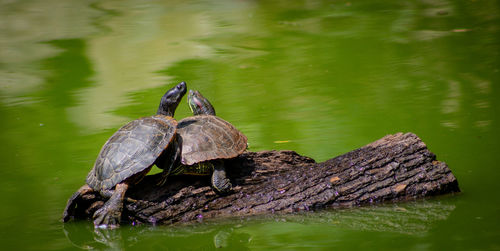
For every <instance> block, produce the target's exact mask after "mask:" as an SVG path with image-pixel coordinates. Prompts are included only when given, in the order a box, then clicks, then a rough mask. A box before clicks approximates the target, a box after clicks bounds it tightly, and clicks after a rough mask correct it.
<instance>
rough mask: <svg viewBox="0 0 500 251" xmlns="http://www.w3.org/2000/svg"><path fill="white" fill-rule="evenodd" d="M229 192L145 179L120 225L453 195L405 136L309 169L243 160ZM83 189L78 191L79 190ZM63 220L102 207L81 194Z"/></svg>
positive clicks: (271, 156) (275, 159)
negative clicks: (159, 184) (159, 182)
mask: <svg viewBox="0 0 500 251" xmlns="http://www.w3.org/2000/svg"><path fill="white" fill-rule="evenodd" d="M226 165H227V170H228V177H229V178H230V179H231V181H232V183H233V192H232V193H230V194H228V195H223V196H222V195H218V194H216V193H214V192H213V191H212V189H211V188H210V181H209V177H203V176H172V177H169V180H168V182H167V184H166V185H165V186H163V187H157V186H156V185H155V184H156V183H157V181H158V179H159V178H160V175H159V174H156V175H148V176H146V177H145V178H144V179H143V180H142V181H141V182H140V183H139V184H137V185H136V186H134V187H132V188H131V189H130V190H129V191H128V192H127V195H126V196H127V197H128V199H127V201H126V202H125V205H124V211H123V213H122V221H127V222H129V223H131V224H141V223H149V224H172V223H177V222H191V221H200V220H206V219H215V218H230V217H247V216H254V215H262V214H277V213H292V212H299V211H311V210H318V209H324V208H345V207H355V206H363V205H371V204H377V203H381V202H387V201H392V202H394V201H408V200H415V199H418V198H423V197H426V196H433V195H440V194H447V193H455V192H460V189H459V187H458V182H457V179H456V178H455V176H454V175H453V174H452V172H451V170H450V169H449V168H448V166H447V165H446V163H444V162H441V161H438V160H436V155H435V154H433V153H432V152H430V151H429V150H428V149H427V146H426V145H425V144H424V142H422V140H421V139H420V138H418V137H417V136H416V135H415V134H413V133H405V134H403V133H397V134H394V135H387V136H385V137H383V138H382V139H379V140H377V141H375V142H373V143H371V144H368V145H366V146H363V147H361V148H359V149H356V150H354V151H351V152H348V153H346V154H343V155H341V156H338V157H335V158H332V159H329V160H327V161H325V162H321V163H316V162H315V161H314V160H313V159H311V158H309V157H306V156H301V155H299V154H297V153H296V152H294V151H262V152H245V153H243V154H242V155H240V156H238V157H237V158H235V159H233V160H230V161H227V163H226ZM82 188H84V187H82ZM81 191H82V193H81V195H80V196H78V198H76V199H75V198H73V199H75V201H74V203H75V206H73V207H70V208H67V209H66V211H65V212H64V213H65V217H66V218H68V219H69V218H76V219H90V218H91V217H92V215H93V213H94V212H95V210H97V209H98V208H100V207H101V206H102V205H103V204H104V199H103V198H102V197H101V196H100V195H99V194H98V193H97V192H95V191H93V190H92V189H89V188H88V187H87V188H86V189H81Z"/></svg>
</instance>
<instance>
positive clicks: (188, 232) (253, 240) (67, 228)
mask: <svg viewBox="0 0 500 251" xmlns="http://www.w3.org/2000/svg"><path fill="white" fill-rule="evenodd" d="M454 210H455V205H454V204H453V203H450V202H443V201H438V200H432V201H416V202H408V203H399V204H391V205H383V206H374V207H365V208H356V209H343V210H332V211H320V212H315V213H309V214H299V215H274V216H265V217H263V218H258V217H254V218H243V219H240V220H229V221H228V220H225V221H224V220H222V221H221V220H218V221H216V222H215V221H208V222H205V223H196V224H189V225H186V226H158V227H149V226H137V227H123V228H120V229H115V230H109V229H93V226H92V224H91V223H88V222H86V223H85V224H83V225H84V227H83V228H82V224H80V223H78V222H76V223H75V222H72V223H69V224H64V232H65V234H66V237H67V238H68V240H69V241H71V243H73V244H74V245H75V246H77V247H79V248H82V249H100V248H99V247H102V246H105V247H107V248H110V249H122V248H123V247H143V248H147V247H155V246H158V245H160V243H165V244H163V245H167V246H165V247H164V248H169V247H174V246H175V247H183V246H186V247H190V248H195V247H199V248H228V249H232V250H236V249H237V250H245V249H252V248H256V247H262V248H263V247H266V248H269V247H276V248H283V247H287V248H290V247H293V246H297V247H299V246H302V247H307V246H309V245H311V246H315V245H316V244H315V243H316V242H317V241H318V240H320V239H322V240H323V241H322V242H323V245H325V243H324V241H326V239H324V237H326V236H329V238H328V240H329V241H330V242H331V243H330V244H327V246H331V244H334V243H336V244H335V245H338V244H339V242H340V243H342V242H345V241H346V240H347V239H350V238H347V237H346V235H348V234H349V231H362V232H372V233H398V234H403V235H410V236H424V235H426V234H428V232H429V231H430V230H431V229H432V228H433V227H434V226H436V225H437V224H439V222H441V221H445V220H446V219H447V218H448V217H449V216H450V214H451V213H452V212H453V211H454ZM304 233H309V234H308V235H307V236H308V238H307V240H305V239H304V237H305V236H304ZM283 236H286V238H282V237H283ZM194 243H195V244H194ZM170 245H172V246H170Z"/></svg>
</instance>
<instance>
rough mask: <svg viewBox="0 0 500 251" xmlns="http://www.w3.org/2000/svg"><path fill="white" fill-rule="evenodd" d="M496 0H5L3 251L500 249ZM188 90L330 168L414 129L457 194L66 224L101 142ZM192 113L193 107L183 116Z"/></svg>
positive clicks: (0, 63) (257, 137)
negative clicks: (175, 221)
mask: <svg viewBox="0 0 500 251" xmlns="http://www.w3.org/2000/svg"><path fill="white" fill-rule="evenodd" d="M164 2H168V3H164ZM499 3H500V2H499V1H474V0H467V1H446V0H438V1H212V2H211V1H189V2H188V1H154V2H153V1H152V2H147V3H146V2H144V1H139V0H126V1H57V0H49V1H36V0H33V1H1V2H0V119H1V123H0V140H1V142H2V144H1V151H0V157H1V159H2V161H1V162H0V192H1V194H2V197H3V202H2V203H1V206H0V240H1V243H2V249H5V250H73V249H75V248H76V247H78V248H82V249H90V248H97V249H107V248H110V249H127V250H134V249H138V250H153V249H154V250H164V249H169V250H178V249H203V250H210V249H216V248H217V247H227V248H230V249H238V250H245V249H250V250H269V249H277V250H296V249H302V250H310V249H320V250H321V249H323V250H328V249H331V248H340V249H342V250H346V249H361V248H363V249H379V250H401V249H407V250H450V249H464V250H500V227H499V224H500V196H499V195H498V191H499V190H500V185H499V179H500V175H499V174H500V172H499V168H500V166H499V163H500V154H499V153H500V151H499V149H500V148H499V143H498V142H499V141H500V125H499V122H500V120H499V119H500V118H499V115H500V88H499V84H500V78H499V75H500V72H499V69H500V55H499V53H500V4H499ZM180 81H186V82H187V83H188V87H189V88H192V89H197V90H200V91H201V92H202V93H203V94H204V95H205V96H206V97H208V98H209V99H210V100H211V102H212V104H213V105H214V106H215V108H216V110H217V114H218V115H219V116H221V117H222V118H224V119H226V120H228V121H230V122H231V123H232V124H234V125H235V126H236V127H237V128H239V129H240V130H241V131H242V132H244V133H245V134H246V135H247V136H248V140H249V145H250V150H252V151H259V150H270V149H291V150H295V151H297V152H298V153H300V154H303V155H306V156H310V157H312V158H314V159H316V160H317V161H324V160H327V159H329V158H332V157H335V156H337V155H339V154H342V153H345V152H348V151H350V150H353V149H356V148H358V147H361V146H363V145H365V144H368V143H370V142H372V141H374V140H377V139H379V138H381V137H383V136H384V135H387V134H393V133H396V132H400V131H401V132H414V133H416V134H417V135H418V136H419V137H421V138H422V139H423V141H424V142H425V143H426V144H427V145H428V147H429V149H430V150H431V151H433V152H434V153H435V154H436V155H437V158H438V159H439V160H441V161H445V162H446V163H447V164H448V165H449V166H450V168H451V170H452V171H453V173H454V174H455V176H456V177H457V179H458V181H459V185H460V188H461V189H462V193H460V194H455V195H448V196H441V197H437V198H429V199H425V200H419V201H413V202H408V203H397V204H394V203H388V204H384V205H380V206H373V207H364V208H353V209H345V210H326V211H320V212H312V213H305V214H299V215H290V216H269V217H262V218H250V219H235V220H229V221H228V220H223V221H209V222H201V223H196V224H191V225H187V226H159V227H151V226H140V227H132V226H123V227H122V228H120V229H119V230H116V231H94V230H93V226H92V224H91V223H90V222H72V223H70V224H62V223H61V222H60V218H61V213H62V210H63V208H64V206H65V203H66V200H67V199H68V197H69V196H70V195H71V194H72V193H73V192H74V191H75V190H76V189H78V188H79V187H80V186H81V185H82V184H83V183H84V181H85V177H86V174H87V173H88V171H89V170H90V169H91V168H92V165H93V163H94V161H95V158H96V157H97V154H98V152H99V150H100V148H101V146H102V145H103V144H104V142H105V141H106V140H107V138H108V137H109V136H110V135H111V134H112V133H113V132H114V131H115V130H116V129H117V128H119V127H120V126H121V125H123V124H125V123H127V122H128V121H131V120H133V119H136V118H139V117H142V116H147V115H151V114H153V113H155V112H156V108H157V106H158V102H159V98H160V97H161V96H162V95H163V93H164V92H165V91H166V90H167V89H168V88H170V87H172V86H173V85H174V84H176V83H178V82H180ZM189 114H190V111H189V109H188V106H187V105H186V102H185V100H183V101H182V104H181V105H180V106H179V108H178V109H177V112H176V116H175V117H176V118H183V117H186V116H188V115H189Z"/></svg>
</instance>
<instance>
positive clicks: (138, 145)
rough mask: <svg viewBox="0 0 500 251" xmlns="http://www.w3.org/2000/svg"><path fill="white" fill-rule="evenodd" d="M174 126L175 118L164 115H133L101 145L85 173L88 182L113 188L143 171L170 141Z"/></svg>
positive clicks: (96, 186)
mask: <svg viewBox="0 0 500 251" xmlns="http://www.w3.org/2000/svg"><path fill="white" fill-rule="evenodd" d="M176 126H177V121H176V120H175V119H173V118H172V117H169V116H163V115H155V116H150V117H144V118H140V119H136V120H134V121H132V122H130V123H128V124H126V125H124V126H123V127H122V128H120V129H119V130H118V131H116V132H115V133H114V134H113V135H112V136H111V137H110V138H109V139H108V141H106V143H105V144H104V146H103V147H102V149H101V151H100V152H99V156H98V157H97V160H96V162H95V164H94V167H93V168H92V170H91V171H90V172H89V174H88V175H87V184H88V185H89V186H90V187H92V188H93V189H95V190H107V189H112V188H113V187H114V186H115V185H116V184H118V183H120V182H122V181H124V180H126V179H127V178H129V177H132V176H133V175H135V174H137V173H140V172H142V171H145V170H146V169H148V168H149V167H150V166H152V165H153V164H154V163H155V161H156V159H157V158H158V157H159V156H160V154H161V153H162V152H163V150H165V149H166V148H167V146H168V145H169V144H170V142H172V139H173V138H174V135H175V132H176Z"/></svg>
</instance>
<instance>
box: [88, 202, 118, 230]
mask: <svg viewBox="0 0 500 251" xmlns="http://www.w3.org/2000/svg"><path fill="white" fill-rule="evenodd" d="M120 218H121V210H117V209H113V208H111V207H110V206H109V205H104V206H103V207H101V208H99V210H97V211H96V212H95V213H94V227H95V228H101V229H114V228H117V227H119V226H120Z"/></svg>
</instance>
